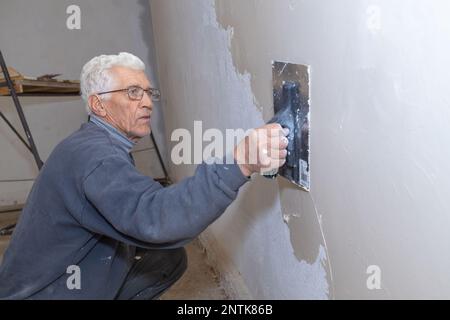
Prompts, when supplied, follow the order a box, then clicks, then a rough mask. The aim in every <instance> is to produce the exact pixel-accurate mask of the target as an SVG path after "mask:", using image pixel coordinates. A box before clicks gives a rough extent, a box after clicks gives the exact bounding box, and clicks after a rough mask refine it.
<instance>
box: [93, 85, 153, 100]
mask: <svg viewBox="0 0 450 320" xmlns="http://www.w3.org/2000/svg"><path fill="white" fill-rule="evenodd" d="M133 89H141V90H142V95H141V97H140V98H139V99H136V98H132V97H131V94H130V92H131V90H133ZM113 92H126V93H127V95H128V98H129V99H130V100H133V101H141V100H142V98H143V97H144V92H146V93H147V94H148V96H149V97H150V99H151V100H152V101H159V100H160V99H161V91H159V89H156V88H148V89H144V88H142V87H140V86H129V87H128V88H125V89H117V90H111V91H104V92H98V93H96V94H97V95H102V94H107V93H113Z"/></svg>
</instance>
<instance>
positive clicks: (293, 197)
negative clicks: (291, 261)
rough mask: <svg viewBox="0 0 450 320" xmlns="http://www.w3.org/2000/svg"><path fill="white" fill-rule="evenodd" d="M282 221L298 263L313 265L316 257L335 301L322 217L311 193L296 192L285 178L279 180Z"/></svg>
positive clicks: (296, 189)
mask: <svg viewBox="0 0 450 320" xmlns="http://www.w3.org/2000/svg"><path fill="white" fill-rule="evenodd" d="M279 187H280V203H281V209H282V215H283V220H284V222H285V223H286V224H287V226H288V227H289V234H290V239H291V245H292V249H293V251H294V255H295V257H296V258H297V260H298V261H300V262H306V263H309V264H314V263H316V261H317V259H318V257H320V262H321V265H322V267H323V268H324V269H325V270H326V281H327V283H329V284H330V285H331V297H334V289H333V272H332V268H331V263H330V260H329V255H328V250H327V245H326V241H325V236H324V234H323V230H322V216H321V215H320V214H318V212H317V209H316V205H315V203H314V199H313V198H312V196H311V193H308V192H303V191H299V189H298V188H297V187H296V186H294V185H293V184H291V183H290V182H288V181H287V180H286V179H284V178H280V180H279ZM321 250H323V253H321Z"/></svg>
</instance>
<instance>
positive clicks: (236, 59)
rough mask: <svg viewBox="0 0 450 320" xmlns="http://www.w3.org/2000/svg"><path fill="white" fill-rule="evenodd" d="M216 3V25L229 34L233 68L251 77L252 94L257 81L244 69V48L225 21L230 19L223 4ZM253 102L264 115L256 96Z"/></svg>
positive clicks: (233, 30) (216, 0)
mask: <svg viewBox="0 0 450 320" xmlns="http://www.w3.org/2000/svg"><path fill="white" fill-rule="evenodd" d="M214 1H215V4H211V5H212V7H213V9H214V17H215V18H216V24H219V25H220V26H221V27H222V29H224V30H226V31H227V32H228V47H229V51H230V53H231V57H232V60H233V66H234V67H235V68H236V69H237V70H236V72H237V73H238V74H241V75H248V76H249V80H250V86H251V88H252V92H255V88H256V86H255V83H254V81H255V79H254V78H252V77H251V75H250V73H249V72H248V70H247V69H246V68H245V67H244V65H245V63H244V59H241V55H240V53H241V49H242V48H241V47H240V46H239V44H238V43H237V41H233V40H234V33H235V28H234V27H233V26H231V25H230V24H229V23H226V22H225V20H228V19H226V18H224V16H225V11H226V10H224V9H223V8H224V6H223V5H221V2H220V1H218V0H214ZM220 13H222V14H220ZM269 63H270V61H269ZM268 70H270V71H271V69H268ZM253 101H254V103H255V106H256V108H257V109H258V110H259V112H261V113H263V107H262V105H261V104H260V103H259V101H258V99H257V98H256V96H255V95H253Z"/></svg>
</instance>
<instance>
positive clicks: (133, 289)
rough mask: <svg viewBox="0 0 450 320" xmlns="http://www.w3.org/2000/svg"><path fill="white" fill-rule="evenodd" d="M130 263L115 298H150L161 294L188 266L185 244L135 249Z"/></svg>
mask: <svg viewBox="0 0 450 320" xmlns="http://www.w3.org/2000/svg"><path fill="white" fill-rule="evenodd" d="M136 256H137V257H140V259H136V261H135V263H134V264H133V266H132V267H131V269H130V271H129V273H128V275H127V277H126V279H125V281H124V283H123V285H122V287H121V288H120V290H119V292H118V294H117V296H116V299H118V300H150V299H156V298H158V297H159V296H161V295H162V294H163V293H164V292H165V291H166V290H167V289H169V288H170V287H171V286H172V285H173V284H174V283H175V282H176V281H177V280H178V279H180V278H181V276H182V275H183V273H184V272H185V271H186V268H187V255H186V250H185V249H184V248H178V249H161V250H146V249H145V250H144V249H138V250H137V252H136Z"/></svg>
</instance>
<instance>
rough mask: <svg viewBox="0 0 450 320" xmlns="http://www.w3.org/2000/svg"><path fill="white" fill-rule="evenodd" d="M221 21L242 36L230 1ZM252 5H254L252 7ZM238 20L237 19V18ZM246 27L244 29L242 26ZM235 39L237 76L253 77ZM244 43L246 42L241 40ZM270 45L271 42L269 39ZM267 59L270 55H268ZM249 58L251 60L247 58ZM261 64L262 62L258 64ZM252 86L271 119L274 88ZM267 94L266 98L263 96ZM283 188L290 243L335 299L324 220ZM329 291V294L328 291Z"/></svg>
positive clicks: (221, 8) (304, 196)
mask: <svg viewBox="0 0 450 320" xmlns="http://www.w3.org/2000/svg"><path fill="white" fill-rule="evenodd" d="M215 3H216V7H217V13H216V15H217V16H218V20H219V22H220V24H221V25H222V28H226V29H227V30H232V33H231V35H233V36H235V37H239V36H240V32H239V31H240V29H239V28H235V27H234V25H233V22H232V19H231V16H233V8H232V7H233V6H232V5H231V6H230V5H229V4H230V1H229V0H226V1H222V0H215ZM249 3H250V4H249ZM247 4H249V6H250V7H253V10H252V11H253V12H255V15H256V17H254V19H255V20H257V19H258V18H257V12H258V11H257V6H258V5H259V3H258V1H250V2H247ZM298 5H299V2H298V1H293V0H290V1H289V2H288V6H287V9H288V10H290V11H294V10H295V9H296V8H297V6H298ZM234 16H235V15H234ZM241 27H242V26H241ZM234 39H235V38H232V39H230V40H231V43H230V54H231V55H232V59H233V61H237V62H236V65H237V69H238V70H239V71H237V72H243V73H244V74H245V75H249V74H250V73H249V71H248V70H247V69H246V61H245V60H246V59H245V58H242V56H245V55H248V52H246V50H245V46H241V45H239V41H233V40H234ZM241 40H242V39H241ZM268 40H269V41H270V39H268ZM265 54H266V55H267V51H265ZM247 58H248V57H247ZM253 61H254V60H253ZM258 62H259V61H258ZM266 62H267V63H266V65H267V68H266V69H267V70H265V71H261V73H260V74H259V75H260V77H261V78H265V79H267V78H269V79H271V78H270V77H271V74H270V73H269V71H270V72H271V68H270V62H271V60H270V59H266ZM260 69H264V65H261V64H260V66H259V70H260ZM249 80H250V86H251V88H252V89H253V90H252V91H255V92H256V95H257V94H258V93H260V94H261V97H260V99H258V97H256V98H255V99H254V101H255V102H256V101H262V104H263V106H260V107H259V109H260V110H261V111H262V112H263V117H264V118H267V115H269V116H271V113H272V112H273V102H272V100H271V99H268V98H267V95H266V94H265V93H271V92H272V91H271V88H270V87H268V86H267V84H268V83H271V82H267V81H266V83H265V86H264V85H261V83H262V81H261V79H260V78H255V77H253V78H252V77H249ZM263 91H264V94H262V92H263ZM278 185H279V195H280V205H281V212H282V217H283V220H284V222H285V223H286V225H287V226H288V227H289V234H290V241H291V245H292V248H293V252H294V255H295V257H296V258H297V259H298V261H299V262H300V263H301V264H303V263H307V264H310V265H315V266H316V267H317V266H318V265H320V266H321V268H323V269H324V270H326V272H324V277H325V278H326V281H327V283H328V284H331V292H328V297H331V298H332V297H334V292H333V289H332V288H333V275H332V268H331V263H330V260H329V255H328V251H327V246H326V240H325V235H324V233H323V229H322V225H321V221H320V220H321V217H320V215H319V213H318V212H317V208H316V205H315V203H314V199H313V197H312V195H311V194H310V193H307V192H304V191H302V190H300V189H299V188H298V187H296V186H295V185H293V184H291V183H290V182H288V181H287V180H286V179H283V178H278ZM327 291H329V290H328V289H327Z"/></svg>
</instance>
